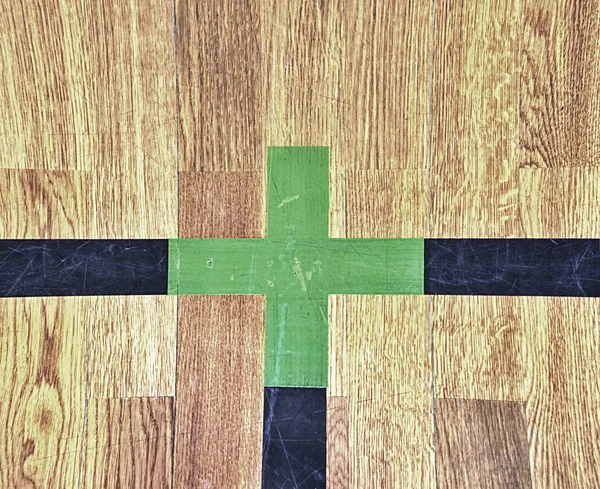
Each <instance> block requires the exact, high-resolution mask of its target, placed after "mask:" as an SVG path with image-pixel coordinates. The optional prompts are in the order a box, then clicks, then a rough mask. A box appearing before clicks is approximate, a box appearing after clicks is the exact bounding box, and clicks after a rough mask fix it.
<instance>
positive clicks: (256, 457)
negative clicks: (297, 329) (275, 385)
mask: <svg viewBox="0 0 600 489" xmlns="http://www.w3.org/2000/svg"><path fill="white" fill-rule="evenodd" d="M264 309H265V299H264V297H260V296H189V297H188V296H186V297H181V298H180V299H179V333H178V366H177V398H176V399H177V400H176V428H175V429H176V436H175V474H174V487H177V488H188V487H189V488H192V487H228V488H232V489H233V488H240V489H242V488H244V489H246V488H252V487H255V488H259V487H260V474H261V459H262V426H263V424H262V419H263V381H264V349H265V345H264V324H265V319H264Z"/></svg>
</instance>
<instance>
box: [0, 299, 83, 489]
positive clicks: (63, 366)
mask: <svg viewBox="0 0 600 489" xmlns="http://www.w3.org/2000/svg"><path fill="white" fill-rule="evenodd" d="M88 302H89V301H88V299H87V298H79V297H77V298H75V297H73V298H47V299H43V298H26V299H23V298H15V299H2V300H1V301H0V358H2V361H1V362H0V397H1V398H2V402H1V403H0V427H1V429H0V486H1V487H5V488H7V489H12V488H21V487H27V488H32V489H34V488H40V489H41V488H47V487H52V488H57V489H60V488H65V489H72V488H74V487H76V486H77V481H78V475H79V458H80V453H81V449H82V435H83V427H84V425H83V423H84V410H85V368H86V367H85V355H86V329H85V311H86V304H87V303H88Z"/></svg>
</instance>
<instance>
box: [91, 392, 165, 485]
mask: <svg viewBox="0 0 600 489" xmlns="http://www.w3.org/2000/svg"><path fill="white" fill-rule="evenodd" d="M85 434H86V447H85V451H84V452H83V459H82V465H81V466H82V472H81V484H80V486H79V487H81V488H86V489H97V488H102V489H113V488H114V489H118V488H122V487H132V488H133V487H148V488H152V489H163V488H165V489H166V488H170V487H172V486H171V481H172V479H171V468H172V455H173V450H172V444H173V399H172V398H168V397H163V398H143V399H102V400H97V399H92V400H90V402H89V406H88V411H87V418H86V431H85Z"/></svg>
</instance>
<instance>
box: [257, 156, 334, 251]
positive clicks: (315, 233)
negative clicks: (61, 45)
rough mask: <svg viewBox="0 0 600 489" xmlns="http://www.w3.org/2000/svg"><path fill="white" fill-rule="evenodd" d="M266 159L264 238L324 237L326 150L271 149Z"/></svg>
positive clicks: (326, 179)
mask: <svg viewBox="0 0 600 489" xmlns="http://www.w3.org/2000/svg"><path fill="white" fill-rule="evenodd" d="M267 156H268V173H269V185H268V193H267V195H268V197H269V198H268V204H267V236H268V238H269V239H297V240H299V239H305V238H308V239H312V238H327V236H328V231H329V148H328V147H326V146H325V147H323V146H315V147H271V148H269V149H268V152H267Z"/></svg>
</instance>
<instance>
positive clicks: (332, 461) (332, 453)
mask: <svg viewBox="0 0 600 489" xmlns="http://www.w3.org/2000/svg"><path fill="white" fill-rule="evenodd" d="M348 450H349V448H348V398H347V397H334V396H329V395H328V396H327V487H328V488H329V489H349V486H348V478H349V473H348Z"/></svg>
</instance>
